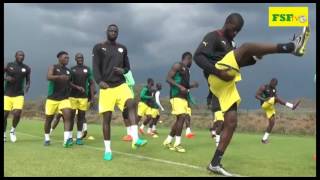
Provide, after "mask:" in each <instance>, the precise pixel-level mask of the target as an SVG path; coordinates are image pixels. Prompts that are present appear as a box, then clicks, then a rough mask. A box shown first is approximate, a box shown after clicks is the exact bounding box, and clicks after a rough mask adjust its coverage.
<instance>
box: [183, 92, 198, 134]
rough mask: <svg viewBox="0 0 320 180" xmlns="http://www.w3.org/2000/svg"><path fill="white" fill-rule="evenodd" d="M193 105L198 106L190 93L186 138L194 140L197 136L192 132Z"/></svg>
mask: <svg viewBox="0 0 320 180" xmlns="http://www.w3.org/2000/svg"><path fill="white" fill-rule="evenodd" d="M191 104H196V103H195V101H194V99H193V98H192V96H191V93H190V92H189V93H188V115H187V116H186V135H185V136H186V138H188V139H192V138H193V137H194V136H195V134H194V133H193V132H191V107H190V105H191Z"/></svg>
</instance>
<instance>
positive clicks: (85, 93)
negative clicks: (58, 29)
mask: <svg viewBox="0 0 320 180" xmlns="http://www.w3.org/2000/svg"><path fill="white" fill-rule="evenodd" d="M75 61H76V63H77V65H76V66H73V67H72V68H71V75H72V81H71V83H72V84H73V86H75V87H76V88H72V89H71V92H70V97H69V100H70V103H71V108H72V116H71V123H72V127H73V122H74V121H73V119H74V116H75V113H76V111H77V112H78V113H77V130H78V132H77V140H76V144H78V145H83V141H82V138H81V137H82V136H83V134H82V131H83V123H84V121H85V116H86V111H87V110H88V103H89V102H88V97H89V96H90V100H91V102H90V103H91V104H92V103H93V100H94V91H95V86H94V81H93V77H92V71H91V69H90V68H89V67H88V66H86V65H85V64H84V58H83V54H82V53H76V55H75ZM89 89H90V90H89ZM89 92H90V94H89ZM72 129H73V128H71V130H72ZM71 132H72V131H71ZM70 138H72V133H71V137H70Z"/></svg>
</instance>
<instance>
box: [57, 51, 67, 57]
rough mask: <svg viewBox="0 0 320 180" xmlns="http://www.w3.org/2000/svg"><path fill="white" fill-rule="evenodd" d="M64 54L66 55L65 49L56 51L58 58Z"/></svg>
mask: <svg viewBox="0 0 320 180" xmlns="http://www.w3.org/2000/svg"><path fill="white" fill-rule="evenodd" d="M64 54H66V55H68V53H67V52H66V51H60V52H58V54H57V58H59V57H60V56H62V55H64Z"/></svg>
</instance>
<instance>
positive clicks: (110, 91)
mask: <svg viewBox="0 0 320 180" xmlns="http://www.w3.org/2000/svg"><path fill="white" fill-rule="evenodd" d="M128 99H133V96H132V93H131V90H130V88H129V86H128V85H127V84H126V83H123V84H121V85H119V86H117V87H113V88H107V89H100V92H99V113H100V114H101V113H104V112H107V111H111V112H113V111H114V106H115V105H117V106H118V108H119V109H120V111H123V109H124V106H125V104H126V101H127V100H128Z"/></svg>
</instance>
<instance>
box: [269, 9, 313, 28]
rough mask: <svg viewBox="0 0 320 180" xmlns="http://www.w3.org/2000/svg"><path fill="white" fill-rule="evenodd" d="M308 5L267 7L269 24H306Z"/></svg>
mask: <svg viewBox="0 0 320 180" xmlns="http://www.w3.org/2000/svg"><path fill="white" fill-rule="evenodd" d="M308 22H309V21H308V7H269V26H270V27H273V26H308V25H309V23H308Z"/></svg>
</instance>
